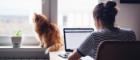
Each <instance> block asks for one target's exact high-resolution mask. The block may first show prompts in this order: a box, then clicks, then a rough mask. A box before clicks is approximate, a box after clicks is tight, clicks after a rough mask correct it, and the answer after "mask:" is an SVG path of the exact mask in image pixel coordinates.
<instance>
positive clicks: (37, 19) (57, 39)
mask: <svg viewBox="0 0 140 60" xmlns="http://www.w3.org/2000/svg"><path fill="white" fill-rule="evenodd" d="M33 22H34V24H35V32H36V33H37V35H38V37H39V41H40V44H41V46H42V47H43V48H47V50H48V51H49V52H53V51H58V50H60V49H61V48H62V46H63V44H62V38H61V36H60V31H59V29H58V27H57V25H55V24H53V23H50V22H49V20H48V18H47V17H46V16H45V15H43V14H36V13H35V14H34V18H33Z"/></svg>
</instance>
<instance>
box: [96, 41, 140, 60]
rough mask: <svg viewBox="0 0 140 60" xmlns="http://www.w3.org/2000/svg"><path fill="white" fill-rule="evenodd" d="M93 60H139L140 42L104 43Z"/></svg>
mask: <svg viewBox="0 0 140 60" xmlns="http://www.w3.org/2000/svg"><path fill="white" fill-rule="evenodd" d="M97 50H98V51H97V56H96V59H95V60H140V41H104V42H102V43H101V44H100V45H99V47H98V49H97Z"/></svg>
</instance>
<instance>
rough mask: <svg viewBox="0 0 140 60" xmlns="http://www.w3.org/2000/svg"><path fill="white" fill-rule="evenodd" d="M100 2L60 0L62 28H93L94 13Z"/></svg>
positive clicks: (59, 22) (59, 15)
mask: <svg viewBox="0 0 140 60" xmlns="http://www.w3.org/2000/svg"><path fill="white" fill-rule="evenodd" d="M97 3H98V0H58V24H59V25H60V27H62V28H63V27H93V28H94V21H93V16H92V11H93V8H94V7H95V5H96V4H97Z"/></svg>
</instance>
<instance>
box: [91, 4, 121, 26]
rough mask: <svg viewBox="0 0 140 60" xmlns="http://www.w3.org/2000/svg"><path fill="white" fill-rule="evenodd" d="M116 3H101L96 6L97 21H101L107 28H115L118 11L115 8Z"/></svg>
mask: <svg viewBox="0 0 140 60" xmlns="http://www.w3.org/2000/svg"><path fill="white" fill-rule="evenodd" d="M115 7H116V2H114V1H108V2H107V3H100V4H98V5H96V7H95V9H94V11H93V16H94V18H96V19H100V20H101V21H102V23H103V24H104V26H105V27H107V28H109V27H114V23H115V16H116V15H117V13H118V10H117V9H116V8H115Z"/></svg>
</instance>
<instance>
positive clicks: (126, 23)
mask: <svg viewBox="0 0 140 60" xmlns="http://www.w3.org/2000/svg"><path fill="white" fill-rule="evenodd" d="M102 1H103V2H105V1H107V0H102ZM114 1H116V2H117V4H118V6H117V7H118V8H119V13H118V15H117V17H116V25H117V26H120V27H125V28H131V29H133V30H134V31H135V33H136V36H137V40H140V27H139V26H140V23H139V22H140V4H124V3H120V0H114Z"/></svg>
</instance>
